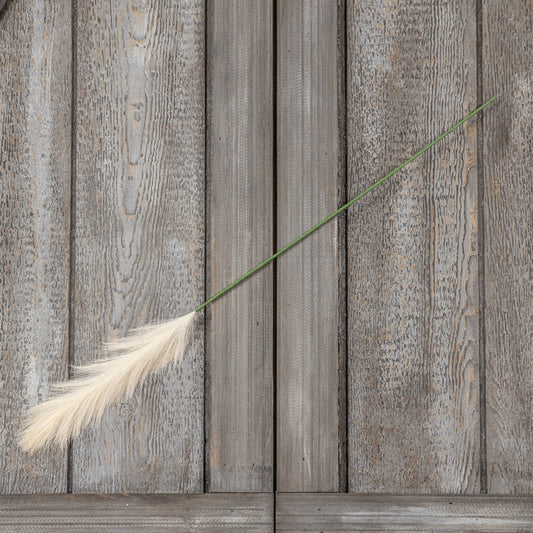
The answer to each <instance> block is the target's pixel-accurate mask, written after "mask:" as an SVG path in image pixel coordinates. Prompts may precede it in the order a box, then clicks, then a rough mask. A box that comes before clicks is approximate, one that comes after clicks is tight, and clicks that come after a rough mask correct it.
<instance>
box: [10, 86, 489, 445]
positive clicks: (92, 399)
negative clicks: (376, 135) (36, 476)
mask: <svg viewBox="0 0 533 533" xmlns="http://www.w3.org/2000/svg"><path fill="white" fill-rule="evenodd" d="M495 98H496V97H495V96H494V97H492V98H491V99H490V100H488V101H486V102H485V103H484V104H483V105H481V106H479V107H478V108H477V109H476V110H474V111H472V113H470V114H468V115H467V116H466V117H465V118H463V119H462V120H460V121H459V122H457V123H456V124H455V125H454V126H452V127H451V128H450V129H449V130H447V131H446V132H444V133H443V134H442V135H440V136H439V137H437V138H436V139H434V140H433V141H431V142H430V143H429V144H427V145H426V146H425V147H424V148H422V149H421V150H419V151H418V152H416V153H415V154H414V155H412V156H411V157H410V158H409V159H407V160H406V161H404V162H403V163H402V164H400V165H398V166H397V167H396V168H395V169H393V170H392V171H391V172H389V173H388V174H387V175H386V176H384V177H382V178H381V179H380V180H378V181H376V182H375V183H374V184H373V185H371V186H370V187H368V188H367V189H366V190H364V191H363V192H362V193H360V194H359V195H357V196H356V197H355V198H352V199H351V200H350V201H349V202H347V203H346V204H344V205H343V206H341V207H339V209H337V210H336V211H334V212H333V213H331V214H330V215H329V216H327V217H326V218H325V219H324V220H322V221H320V222H319V223H318V224H316V225H315V226H313V227H312V228H310V229H309V230H307V231H306V232H305V233H303V234H302V235H300V236H299V237H298V238H296V239H295V240H294V241H292V242H290V243H289V244H287V245H286V246H284V247H283V248H281V249H280V250H278V251H277V252H276V253H275V254H273V255H271V256H270V257H269V258H268V259H265V260H264V261H263V262H262V263H260V264H259V265H257V266H256V267H254V268H252V270H250V271H249V272H247V273H246V274H244V276H241V277H240V278H239V279H237V280H235V281H234V282H233V283H230V284H229V285H228V286H227V287H224V288H223V289H222V290H221V291H219V292H217V293H216V294H215V295H214V296H212V297H211V298H210V299H209V300H206V301H205V302H204V303H203V304H201V305H200V306H198V307H197V308H196V309H195V311H193V312H192V313H189V314H188V315H185V316H183V317H180V318H177V319H176V320H171V321H169V322H165V323H163V324H159V325H155V326H145V327H143V328H140V329H138V330H135V331H134V332H133V333H132V334H131V335H130V336H127V337H125V338H123V339H119V340H116V341H114V342H112V343H110V344H109V345H108V346H107V350H108V356H109V357H108V358H106V359H102V360H100V361H96V362H94V363H92V364H89V365H87V366H82V367H79V369H78V370H79V371H80V373H81V377H80V378H77V379H74V380H72V381H67V382H66V383H61V384H58V385H55V387H54V389H55V390H56V392H57V393H58V394H57V395H56V396H54V397H52V398H51V399H49V400H47V401H45V402H44V403H41V404H39V405H37V406H35V407H32V408H31V410H30V412H29V414H28V417H27V419H26V420H25V422H24V425H23V429H22V432H21V434H20V438H19V443H20V445H21V446H22V447H23V448H24V449H25V450H27V451H28V452H30V453H34V452H36V451H37V450H38V449H39V448H41V447H43V446H48V445H50V444H58V445H59V446H62V447H64V446H66V445H67V444H68V442H69V440H70V439H71V438H72V437H76V436H78V435H79V434H80V433H81V431H82V430H83V429H84V428H85V427H87V426H89V425H91V424H95V423H97V422H98V421H99V420H100V419H101V418H102V415H103V414H104V411H105V410H106V408H107V407H109V406H110V405H112V404H113V403H114V402H116V401H117V400H118V399H119V398H123V397H125V398H130V397H131V396H132V394H133V392H134V390H135V389H136V387H137V386H138V385H139V384H140V383H141V382H142V381H143V380H144V379H146V378H147V377H148V376H149V375H150V374H151V373H152V372H155V371H157V370H160V369H162V368H164V367H165V366H167V365H169V364H170V363H174V364H178V363H180V362H181V361H182V360H183V357H184V354H185V350H186V349H187V345H188V343H189V340H190V337H191V334H192V324H193V319H194V315H195V314H196V313H197V312H199V311H201V310H202V309H203V308H204V307H206V306H207V305H209V304H210V303H212V302H214V301H215V300H217V299H218V298H220V297H221V296H222V295H224V294H225V293H226V292H228V291H229V290H231V289H232V288H233V287H235V286H236V285H238V284H239V283H241V282H243V281H244V280H245V279H247V278H249V277H250V276H251V275H252V274H254V273H255V272H257V271H258V270H260V269H262V268H263V267H264V266H266V265H267V264H268V263H270V262H272V261H274V259H276V258H277V257H279V256H280V255H281V254H283V253H285V252H286V251H287V250H289V249H290V248H292V247H293V246H295V245H296V244H298V243H299V242H300V241H302V240H303V239H305V238H306V237H307V236H308V235H310V234H311V233H313V232H315V231H316V230H318V229H319V228H321V227H322V226H323V225H324V224H327V223H328V222H329V221H330V220H332V219H333V218H335V217H336V216H337V215H339V214H340V213H342V212H343V211H345V210H346V209H348V207H350V206H351V205H352V204H354V203H355V202H357V201H358V200H360V199H361V198H363V196H365V195H366V194H368V193H369V192H370V191H372V190H373V189H375V188H376V187H378V186H379V185H381V184H382V183H384V182H385V181H387V180H388V179H389V178H390V177H391V176H393V175H394V174H396V173H397V172H398V171H400V170H401V169H402V168H404V167H405V166H406V165H408V164H409V163H411V162H412V161H414V160H415V159H416V158H418V157H419V156H421V155H422V154H423V153H424V152H427V151H428V150H429V149H430V148H431V147H432V146H434V145H435V144H437V143H438V142H440V141H441V140H442V139H444V137H446V136H448V135H449V134H450V133H452V132H453V131H455V130H456V129H457V128H459V127H460V126H461V125H462V124H464V123H465V122H466V121H467V120H469V119H471V118H472V117H473V116H474V115H476V114H477V113H479V112H480V111H481V110H482V109H484V108H485V107H487V106H488V105H489V104H490V103H491V102H493V101H494V100H495Z"/></svg>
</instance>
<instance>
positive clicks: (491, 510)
mask: <svg viewBox="0 0 533 533" xmlns="http://www.w3.org/2000/svg"><path fill="white" fill-rule="evenodd" d="M532 529H533V499H531V498H520V497H515V498H510V497H507V498H504V497H503V498H497V497H491V496H484V497H480V496H460V497H457V496H451V497H448V496H385V495H372V496H371V495H355V494H278V495H277V497H276V531H299V532H304V531H306V532H311V531H321V532H323V533H326V532H327V531H409V532H414V531H424V532H427V531H441V532H444V531H446V533H453V532H457V533H463V532H464V531H469V532H471V533H474V532H476V531H477V532H480V533H481V532H483V533H486V532H487V533H488V532H489V531H493V532H498V533H504V532H521V531H530V530H532Z"/></svg>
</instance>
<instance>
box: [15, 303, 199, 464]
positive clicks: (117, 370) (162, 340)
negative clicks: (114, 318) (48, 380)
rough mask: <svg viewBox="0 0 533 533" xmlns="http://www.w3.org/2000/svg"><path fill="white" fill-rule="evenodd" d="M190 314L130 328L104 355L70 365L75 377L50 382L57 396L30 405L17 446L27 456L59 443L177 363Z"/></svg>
mask: <svg viewBox="0 0 533 533" xmlns="http://www.w3.org/2000/svg"><path fill="white" fill-rule="evenodd" d="M195 314H196V311H193V312H192V313H189V314H187V315H185V316H182V317H180V318H177V319H175V320H170V321H168V322H164V323H162V324H156V325H150V326H144V327H141V328H138V329H135V330H133V331H132V332H131V334H130V335H128V336H126V337H124V338H122V339H117V340H115V341H112V342H110V343H108V344H107V345H106V352H107V355H108V357H106V358H104V359H100V360H97V361H95V362H93V363H91V364H88V365H86V366H80V367H76V368H77V370H78V371H79V372H80V374H81V375H80V377H79V378H76V379H73V380H71V381H67V382H65V383H57V384H55V385H54V386H53V388H54V390H55V391H56V392H57V393H58V394H56V395H55V396H53V397H52V398H50V399H49V400H47V401H45V402H43V403H41V404H38V405H36V406H34V407H32V408H31V409H30V411H29V413H28V416H27V418H26V420H25V422H24V425H23V428H22V431H21V433H20V436H19V444H20V446H21V447H22V448H23V449H24V450H26V451H27V452H29V453H32V454H33V453H35V452H36V451H37V450H39V448H42V447H44V446H49V445H51V444H56V445H58V446H59V447H61V448H63V447H65V446H66V445H67V444H68V442H69V440H70V439H71V438H72V437H76V436H78V435H79V434H80V433H81V431H82V430H83V429H84V428H86V427H88V426H90V425H92V424H95V423H97V422H98V421H99V420H100V419H101V418H102V415H103V414H104V412H105V410H106V408H107V407H109V406H111V405H113V403H114V402H116V401H117V400H118V399H120V398H126V399H127V398H131V396H132V395H133V392H134V391H135V389H136V388H137V385H139V384H140V383H141V382H142V381H143V380H144V379H146V378H147V377H148V376H149V375H150V374H152V373H153V372H156V371H157V370H161V369H162V368H164V367H166V366H167V365H169V364H171V363H173V364H174V365H176V364H178V363H181V361H182V360H183V357H184V355H185V350H186V349H187V346H188V344H189V342H190V339H191V336H192V331H193V327H192V326H193V319H194V316H195Z"/></svg>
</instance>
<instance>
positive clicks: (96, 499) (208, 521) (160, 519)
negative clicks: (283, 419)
mask: <svg viewBox="0 0 533 533" xmlns="http://www.w3.org/2000/svg"><path fill="white" fill-rule="evenodd" d="M272 522H273V495H271V494H179V495H177V494H176V495H135V496H133V495H132V496H124V495H120V496H119V495H105V496H104V495H80V494H76V495H70V494H69V495H61V496H6V497H3V498H0V529H1V530H2V531H9V532H12V533H16V532H24V533H26V532H41V531H53V532H56V531H57V532H58V533H61V532H67V531H69V532H70V531H76V532H77V533H78V532H79V533H85V532H94V531H113V532H115V531H116V532H124V533H137V532H141V531H143V532H144V531H150V533H160V532H161V533H162V532H165V531H166V532H168V531H172V532H173V533H178V532H186V531H215V532H216V531H219V532H224V531H228V532H229V531H246V532H248V531H250V532H257V533H259V532H270V531H272Z"/></svg>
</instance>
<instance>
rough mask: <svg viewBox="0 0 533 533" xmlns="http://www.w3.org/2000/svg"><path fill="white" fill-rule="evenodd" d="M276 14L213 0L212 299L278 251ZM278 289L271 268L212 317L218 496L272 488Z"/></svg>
mask: <svg viewBox="0 0 533 533" xmlns="http://www.w3.org/2000/svg"><path fill="white" fill-rule="evenodd" d="M272 13H273V9H272V2H271V1H270V0H269V1H265V0H254V1H250V0H231V1H227V2H219V1H210V2H208V15H207V20H208V36H207V42H208V67H207V68H208V70H207V72H208V91H207V93H208V181H209V202H210V209H209V213H210V215H209V216H210V223H209V228H210V233H209V234H210V238H209V243H210V259H209V268H210V291H209V292H210V294H214V293H215V292H216V291H218V290H220V289H222V288H223V287H225V286H226V285H227V284H228V283H231V282H232V281H234V280H235V279H237V278H238V277H239V276H241V275H242V274H244V273H245V272H247V271H248V270H249V269H250V268H252V267H254V266H255V265H256V264H258V263H259V262H260V261H262V260H263V259H265V258H266V257H268V256H269V255H271V254H272V240H273V239H272V237H273V236H272V225H273V221H272V186H273V163H272V156H273V148H272V147H273V140H272V131H273V130H272V125H273V105H272ZM272 291H273V288H272V266H268V267H267V268H265V269H263V270H262V271H261V272H259V273H258V274H256V275H254V276H253V277H252V278H251V279H249V280H247V281H246V283H244V284H242V285H240V286H239V287H237V288H235V289H234V290H233V291H231V292H230V293H228V294H227V295H226V296H224V298H222V299H220V300H218V301H217V302H216V303H214V304H213V306H212V307H211V309H210V311H209V315H210V318H209V319H208V324H209V325H208V335H209V341H208V350H209V351H208V385H207V388H208V398H209V400H208V410H207V420H206V423H207V426H208V445H207V447H208V450H209V452H208V453H209V455H208V458H207V461H208V475H209V479H208V489H209V490H212V491H270V490H272V488H273V485H272V435H273V431H272V428H273V419H272V417H273V410H272V387H273V383H272V332H273V315H272V306H273V292H272ZM209 315H208V316H209Z"/></svg>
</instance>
